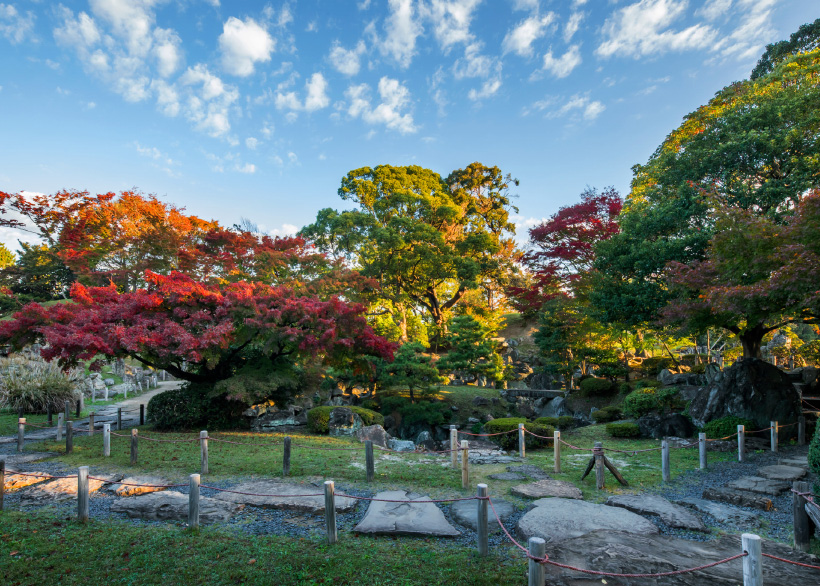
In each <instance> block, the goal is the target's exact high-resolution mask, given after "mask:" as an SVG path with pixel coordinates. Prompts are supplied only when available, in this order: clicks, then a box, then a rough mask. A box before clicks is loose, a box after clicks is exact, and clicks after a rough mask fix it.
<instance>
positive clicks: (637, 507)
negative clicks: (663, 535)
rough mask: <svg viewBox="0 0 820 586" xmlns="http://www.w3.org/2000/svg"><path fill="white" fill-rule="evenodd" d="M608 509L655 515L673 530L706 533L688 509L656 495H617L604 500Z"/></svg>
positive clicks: (700, 522)
mask: <svg viewBox="0 0 820 586" xmlns="http://www.w3.org/2000/svg"><path fill="white" fill-rule="evenodd" d="M606 504H607V505H608V506H610V507H621V508H622V509H626V510H627V511H632V512H633V513H638V514H639V515H657V516H658V517H660V519H661V521H663V522H664V523H666V524H667V525H669V526H670V527H673V528H675V529H688V530H689V531H704V532H708V531H709V530H708V529H707V528H706V525H704V524H703V522H702V521H701V520H700V519H699V518H698V517H697V516H696V515H694V514H693V513H691V512H690V511H689V510H688V509H685V508H683V507H681V506H680V505H675V504H672V503H670V502H669V501H668V500H666V499H665V498H663V497H662V496H658V495H656V494H619V495H615V496H611V497H609V498H608V499H607V500H606Z"/></svg>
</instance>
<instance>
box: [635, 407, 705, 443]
mask: <svg viewBox="0 0 820 586" xmlns="http://www.w3.org/2000/svg"><path fill="white" fill-rule="evenodd" d="M637 423H638V427H640V428H641V436H642V437H651V438H653V439H661V438H664V437H669V436H674V437H692V434H693V433H694V432H695V426H694V425H692V422H691V421H690V420H689V419H687V418H686V417H684V416H683V415H681V414H680V413H668V414H665V415H644V416H643V417H641V418H640V419H638V421H637Z"/></svg>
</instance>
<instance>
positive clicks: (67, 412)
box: [65, 401, 71, 422]
mask: <svg viewBox="0 0 820 586" xmlns="http://www.w3.org/2000/svg"><path fill="white" fill-rule="evenodd" d="M70 408H71V405H70V403H69V402H68V401H66V402H65V420H66V422H68V416H69V409H70Z"/></svg>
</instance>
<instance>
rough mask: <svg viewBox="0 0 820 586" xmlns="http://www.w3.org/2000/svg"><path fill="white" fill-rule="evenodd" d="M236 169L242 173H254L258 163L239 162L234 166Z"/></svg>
mask: <svg viewBox="0 0 820 586" xmlns="http://www.w3.org/2000/svg"><path fill="white" fill-rule="evenodd" d="M234 170H236V171H239V172H240V173H246V174H248V175H252V174H253V173H256V165H254V164H253V163H245V164H244V165H240V164H239V163H237V164H236V165H235V166H234Z"/></svg>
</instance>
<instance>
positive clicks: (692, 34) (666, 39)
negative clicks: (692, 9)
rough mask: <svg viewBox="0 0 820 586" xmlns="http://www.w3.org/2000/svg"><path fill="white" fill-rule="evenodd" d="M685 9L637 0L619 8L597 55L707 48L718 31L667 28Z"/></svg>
mask: <svg viewBox="0 0 820 586" xmlns="http://www.w3.org/2000/svg"><path fill="white" fill-rule="evenodd" d="M751 1H753V0H751ZM764 1H766V0H764ZM686 7H687V0H640V1H639V2H636V3H634V4H630V5H629V6H625V7H624V8H621V9H620V10H618V11H616V12H615V13H614V14H613V15H612V16H610V17H609V18H608V19H607V20H606V22H605V23H604V26H603V29H602V30H603V33H604V37H605V40H604V42H602V43H601V44H600V45H599V46H598V48H597V49H596V51H595V52H596V54H598V55H599V56H601V57H611V56H612V55H622V56H627V57H635V58H638V57H643V56H651V55H659V54H662V53H666V52H668V51H683V50H686V49H706V48H710V47H711V45H712V43H713V41H714V40H715V37H716V35H717V32H716V31H715V30H714V29H713V28H712V27H710V26H708V25H704V24H695V25H692V26H690V27H687V28H685V29H683V30H679V31H674V30H671V29H670V28H669V27H670V25H671V24H672V23H673V22H675V21H676V20H677V19H678V18H680V17H682V16H683V15H684V12H685V10H686Z"/></svg>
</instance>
